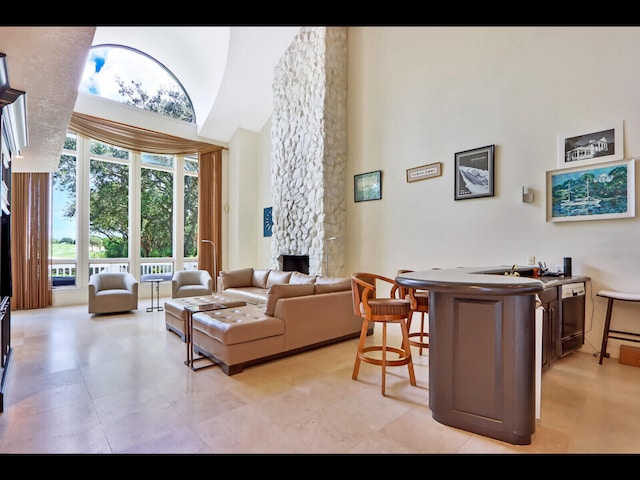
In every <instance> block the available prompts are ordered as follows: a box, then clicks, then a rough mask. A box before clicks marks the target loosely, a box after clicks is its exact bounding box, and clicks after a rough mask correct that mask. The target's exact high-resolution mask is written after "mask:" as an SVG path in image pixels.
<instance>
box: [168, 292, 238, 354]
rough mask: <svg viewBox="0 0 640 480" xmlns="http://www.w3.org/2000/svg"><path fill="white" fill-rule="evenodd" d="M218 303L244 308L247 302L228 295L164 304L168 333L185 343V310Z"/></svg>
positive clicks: (194, 298) (191, 298)
mask: <svg viewBox="0 0 640 480" xmlns="http://www.w3.org/2000/svg"><path fill="white" fill-rule="evenodd" d="M209 303H217V304H218V305H224V306H225V307H242V306H244V305H245V302H243V301H241V300H237V299H235V298H232V297H229V296H226V295H216V294H214V295H203V296H197V297H186V298H173V299H171V300H167V301H165V302H164V322H165V326H166V328H167V330H168V331H170V332H173V333H175V334H176V335H178V336H179V337H180V338H181V339H182V341H183V342H184V341H185V336H184V331H185V328H186V321H187V315H186V311H185V309H186V308H187V307H192V306H196V305H206V304H209Z"/></svg>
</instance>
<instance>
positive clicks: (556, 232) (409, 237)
mask: <svg viewBox="0 0 640 480" xmlns="http://www.w3.org/2000/svg"><path fill="white" fill-rule="evenodd" d="M348 35H349V43H348V47H349V90H348V102H349V105H348V151H349V153H348V168H349V171H348V175H349V176H351V177H352V176H353V175H354V174H357V173H362V172H366V171H370V170H377V169H381V170H382V171H383V187H382V200H381V201H374V202H364V203H357V204H356V203H353V202H350V203H348V207H347V218H348V220H347V225H348V240H347V244H348V250H347V259H348V263H349V268H350V270H351V271H355V270H371V271H376V272H381V273H384V274H387V275H393V274H394V272H395V271H396V269H398V268H411V269H430V268H432V267H444V268H446V267H456V266H462V265H464V266H484V265H501V264H506V265H510V264H512V263H518V264H526V262H527V259H528V257H529V256H530V255H535V256H536V258H537V259H539V260H543V261H546V262H547V265H549V266H555V265H556V264H561V263H562V258H563V257H565V256H570V257H572V258H573V271H574V274H580V275H587V276H590V277H591V278H592V279H593V282H592V287H593V288H592V290H588V291H587V294H588V295H590V296H591V298H589V299H588V301H587V325H586V327H587V329H588V330H589V332H588V333H587V339H588V341H589V342H590V343H592V344H593V346H594V347H595V348H593V349H592V348H591V347H590V346H589V345H585V347H584V349H587V350H588V351H594V350H597V349H599V348H600V342H601V336H602V328H603V323H604V322H603V317H604V314H605V301H604V299H601V298H600V297H597V296H596V295H595V293H597V291H598V290H599V289H601V288H610V289H618V290H631V291H636V292H640V278H639V277H638V272H639V271H640V252H639V240H640V218H638V217H636V218H628V219H616V220H598V221H580V222H563V223H548V222H546V208H545V189H546V173H545V172H546V171H548V170H553V169H556V168H557V160H556V139H557V136H558V135H559V134H562V133H566V132H569V133H574V132H585V133H588V132H590V131H591V130H590V129H592V128H596V129H598V128H600V127H603V126H606V125H607V124H608V123H611V124H614V123H615V122H618V121H620V120H623V121H624V135H625V139H624V140H625V141H624V154H625V155H624V156H625V158H631V157H634V156H636V155H640V134H638V131H639V128H638V127H639V126H640V108H639V107H640V96H639V94H638V86H637V77H638V74H639V73H640V56H638V51H640V29H638V28H618V27H613V28H586V27H578V28H558V27H554V28H539V27H532V28H490V27H480V28H470V27H462V28H443V27H437V28H433V27H431V28H428V27H419V28H410V27H399V28H389V27H382V28H368V27H367V28H350V29H349V32H348ZM490 144H495V145H496V177H495V180H496V183H495V196H494V197H490V198H479V199H469V200H464V201H454V192H453V186H454V176H453V162H454V154H455V152H459V151H463V150H467V149H470V148H476V147H482V146H485V145H490ZM432 162H442V176H441V177H437V178H432V179H427V180H422V181H419V182H415V183H407V182H406V180H405V174H406V169H407V168H411V167H415V166H420V165H424V164H428V163H432ZM637 170H638V169H637V168H636V171H637ZM637 176H638V175H637V173H636V177H637ZM636 182H638V179H637V178H636ZM523 186H527V187H529V188H531V189H532V190H533V191H534V193H535V202H534V203H533V204H525V203H522V200H521V192H522V187H523ZM348 188H349V192H348V193H347V197H348V198H352V192H353V186H352V183H351V184H349V185H348ZM399 213H402V214H399ZM592 301H593V303H592ZM638 308H640V306H625V305H621V306H620V308H619V309H618V310H616V312H615V318H616V320H617V319H621V320H624V321H623V322H621V323H622V324H624V323H626V322H631V321H632V316H635V318H637V315H638V314H640V311H639V310H638ZM592 313H593V317H592V316H591V315H592ZM635 323H636V324H637V321H636V322H635ZM636 328H637V327H636ZM614 342H615V340H612V341H611V342H610V345H611V346H610V348H609V352H610V353H611V354H612V356H617V355H618V343H614Z"/></svg>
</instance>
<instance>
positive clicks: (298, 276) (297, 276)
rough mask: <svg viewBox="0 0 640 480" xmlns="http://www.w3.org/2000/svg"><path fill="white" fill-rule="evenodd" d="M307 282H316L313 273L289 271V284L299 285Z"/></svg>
mask: <svg viewBox="0 0 640 480" xmlns="http://www.w3.org/2000/svg"><path fill="white" fill-rule="evenodd" d="M309 283H316V276H315V275H307V274H306V273H300V272H291V277H289V284H290V285H301V284H309Z"/></svg>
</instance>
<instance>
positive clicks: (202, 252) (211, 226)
mask: <svg viewBox="0 0 640 480" xmlns="http://www.w3.org/2000/svg"><path fill="white" fill-rule="evenodd" d="M199 164H200V173H199V175H198V195H199V203H198V237H199V238H198V268H199V269H200V270H207V271H209V273H210V274H211V276H212V278H214V279H215V278H217V276H218V272H219V271H220V270H221V265H220V252H221V251H222V250H221V248H220V239H221V238H222V237H221V231H220V223H221V212H222V209H221V208H220V202H221V201H222V192H221V190H222V180H221V177H222V152H221V151H220V150H218V151H215V152H207V153H201V154H200V156H199ZM202 240H210V241H212V242H213V245H211V244H210V243H208V242H207V243H203V242H202ZM214 260H215V261H214ZM214 263H215V266H214ZM214 270H215V271H214ZM214 284H215V282H214Z"/></svg>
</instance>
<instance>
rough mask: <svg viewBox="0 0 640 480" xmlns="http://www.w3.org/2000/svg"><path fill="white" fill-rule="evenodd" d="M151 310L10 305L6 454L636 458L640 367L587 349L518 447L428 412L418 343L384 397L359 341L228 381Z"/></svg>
mask: <svg viewBox="0 0 640 480" xmlns="http://www.w3.org/2000/svg"><path fill="white" fill-rule="evenodd" d="M162 301H164V299H162ZM146 306H147V305H146V303H145V302H144V301H141V305H140V309H139V310H137V311H136V312H133V313H128V314H118V315H111V316H91V315H89V314H87V313H86V306H73V307H58V308H48V309H39V310H28V311H18V312H13V313H12V319H13V320H12V321H13V326H12V343H13V358H12V364H11V367H10V369H9V378H8V382H7V393H6V398H5V409H4V412H3V413H2V414H0V453H2V454H8V453H12V454H13V453H15V454H24V453H39V454H63V453H64V454H69V453H87V454H109V453H115V454H151V453H154V454H198V453H199V454H219V453H330V454H335V453H340V454H346V453H351V454H361V453H425V454H453V453H462V454H476V453H481V454H509V453H527V454H529V453H640V401H638V398H640V368H638V367H632V366H627V365H621V364H620V363H619V362H618V360H617V359H607V360H605V362H604V364H603V365H598V359H597V358H596V357H594V356H593V355H592V353H593V350H592V349H591V348H590V347H587V346H585V347H584V348H583V350H589V351H587V352H585V353H582V352H577V353H574V354H572V355H570V356H568V357H565V358H563V359H561V360H559V361H558V362H556V363H555V364H554V366H553V367H552V369H551V370H548V371H547V372H545V373H544V374H543V380H542V381H543V383H542V409H541V418H540V420H538V421H537V422H536V433H535V435H534V439H533V442H532V443H531V445H527V446H516V445H511V444H508V443H503V442H501V441H498V440H493V439H490V438H486V437H483V436H480V435H476V434H472V433H469V432H466V431H462V430H458V429H455V428H452V427H448V426H445V425H442V424H440V423H438V422H436V421H435V420H433V419H432V418H431V413H430V411H429V405H428V397H429V384H428V368H429V367H428V364H429V355H428V353H426V354H425V355H423V356H419V355H418V354H417V349H416V351H414V354H415V358H414V361H415V369H416V377H417V381H418V386H417V387H412V386H410V385H409V382H408V377H407V372H406V369H405V367H396V368H394V369H390V371H389V373H388V374H387V396H386V397H383V396H382V395H381V394H380V369H379V368H378V367H375V366H372V365H367V364H363V365H362V367H361V369H360V377H359V379H358V380H357V381H354V380H352V379H351V370H352V367H353V360H354V355H355V348H356V343H357V341H356V340H349V341H346V342H342V343H340V344H336V345H332V346H328V347H324V348H321V349H317V350H314V351H310V352H306V353H303V354H299V355H296V356H293V357H289V358H285V359H280V360H277V361H273V362H270V363H267V364H263V365H259V366H254V367H250V368H247V369H246V370H245V371H244V372H242V373H240V374H238V375H234V376H232V377H228V376H226V375H224V374H223V373H222V371H221V370H220V369H219V368H217V367H213V368H209V369H205V370H201V371H198V372H193V371H191V370H190V369H188V368H187V367H186V366H185V365H184V363H183V362H184V360H185V358H186V347H185V344H184V343H182V342H181V341H180V340H179V338H178V337H177V336H176V335H174V334H172V333H170V332H167V331H166V330H165V326H164V313H163V312H157V311H154V312H151V313H147V312H146V311H145V308H146ZM414 323H417V322H414ZM378 334H379V331H377V332H376V335H378Z"/></svg>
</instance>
